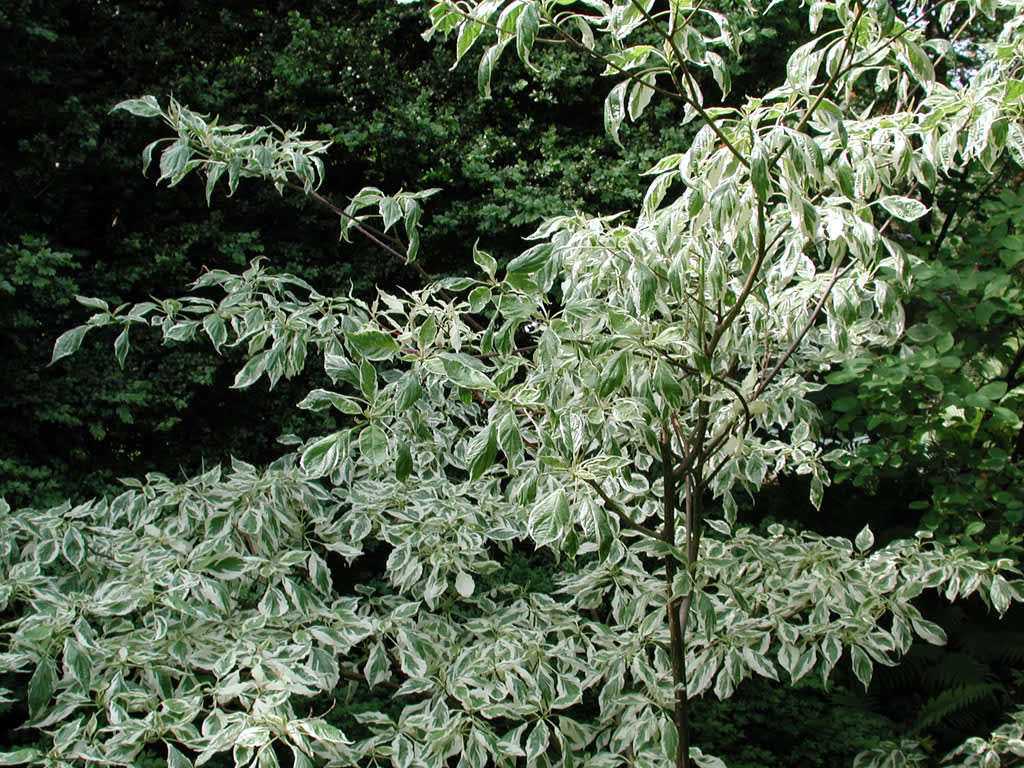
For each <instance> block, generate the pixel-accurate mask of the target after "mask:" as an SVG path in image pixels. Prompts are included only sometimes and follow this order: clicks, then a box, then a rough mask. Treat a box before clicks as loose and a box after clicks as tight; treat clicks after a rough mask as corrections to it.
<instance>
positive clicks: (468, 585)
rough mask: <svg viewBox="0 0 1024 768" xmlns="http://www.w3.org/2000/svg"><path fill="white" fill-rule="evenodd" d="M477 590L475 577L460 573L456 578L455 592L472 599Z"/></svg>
mask: <svg viewBox="0 0 1024 768" xmlns="http://www.w3.org/2000/svg"><path fill="white" fill-rule="evenodd" d="M475 589H476V584H475V583H474V582H473V577H472V576H470V575H469V574H468V573H466V572H465V571H459V573H458V575H456V577H455V591H456V592H458V593H459V594H460V595H462V597H472V596H473V591H474V590H475Z"/></svg>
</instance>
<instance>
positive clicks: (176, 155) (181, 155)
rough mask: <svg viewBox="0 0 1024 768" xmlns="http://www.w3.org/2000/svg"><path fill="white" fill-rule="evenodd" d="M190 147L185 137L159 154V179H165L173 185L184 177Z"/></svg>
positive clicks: (190, 156) (190, 154) (189, 157)
mask: <svg viewBox="0 0 1024 768" xmlns="http://www.w3.org/2000/svg"><path fill="white" fill-rule="evenodd" d="M191 158H192V148H191V147H189V145H188V142H187V141H186V140H185V139H178V140H177V141H175V142H174V143H173V144H171V145H170V146H168V147H167V149H165V150H164V151H163V152H162V153H161V154H160V180H161V181H162V180H164V179H167V180H168V181H169V182H170V185H171V186H172V187H173V186H174V185H175V184H177V183H178V182H179V181H181V179H182V178H183V177H184V175H185V172H186V169H187V168H188V161H189V160H190V159H191Z"/></svg>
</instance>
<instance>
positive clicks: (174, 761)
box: [167, 744, 192, 768]
mask: <svg viewBox="0 0 1024 768" xmlns="http://www.w3.org/2000/svg"><path fill="white" fill-rule="evenodd" d="M167 768H192V761H191V760H189V759H188V758H187V757H185V755H183V754H182V753H181V752H179V751H178V749H177V747H175V746H174V745H173V744H167Z"/></svg>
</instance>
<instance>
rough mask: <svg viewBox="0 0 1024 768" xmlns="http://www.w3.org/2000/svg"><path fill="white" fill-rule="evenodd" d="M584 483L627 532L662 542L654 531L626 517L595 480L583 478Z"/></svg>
mask: <svg viewBox="0 0 1024 768" xmlns="http://www.w3.org/2000/svg"><path fill="white" fill-rule="evenodd" d="M584 482H586V484H587V485H589V486H590V487H591V488H593V489H594V490H595V491H597V495H598V496H600V497H601V499H602V500H603V501H604V504H605V507H606V508H607V509H608V510H609V511H611V512H612V513H614V515H615V516H616V517H617V518H619V522H620V523H622V524H623V525H624V526H626V527H627V528H629V530H631V531H636V532H637V533H639V534H642V535H644V536H646V537H647V538H649V539H655V540H657V541H661V540H662V538H661V536H659V535H658V533H657V532H656V531H652V530H651V529H650V528H647V527H645V526H643V525H640V523H638V522H636V521H634V520H633V518H631V517H630V516H629V515H627V514H626V513H625V511H624V510H623V509H622V507H620V506H619V505H618V504H616V503H615V501H614V500H613V499H612V498H610V497H609V496H608V494H607V493H605V492H604V488H602V487H601V485H600V483H598V482H597V481H596V480H594V479H593V478H589V477H587V478H584Z"/></svg>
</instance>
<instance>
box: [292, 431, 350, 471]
mask: <svg viewBox="0 0 1024 768" xmlns="http://www.w3.org/2000/svg"><path fill="white" fill-rule="evenodd" d="M349 439H350V438H349V432H348V430H343V431H341V432H335V433H334V434H333V435H328V436H327V437H321V438H320V439H319V440H316V441H315V442H313V443H312V444H310V445H309V446H308V447H307V448H306V449H305V450H304V451H303V452H302V458H301V459H300V460H299V466H301V467H302V469H303V471H304V472H305V473H306V474H307V475H308V476H310V477H323V476H324V475H329V474H330V473H331V472H333V471H334V470H335V469H337V467H338V465H339V464H340V463H341V462H342V461H343V460H344V459H345V457H346V455H347V453H348V443H349Z"/></svg>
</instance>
